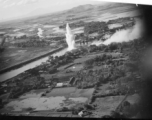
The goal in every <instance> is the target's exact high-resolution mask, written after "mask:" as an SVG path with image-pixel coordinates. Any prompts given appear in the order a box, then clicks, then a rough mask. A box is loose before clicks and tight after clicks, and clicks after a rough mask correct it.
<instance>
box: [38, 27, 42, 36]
mask: <svg viewBox="0 0 152 120" xmlns="http://www.w3.org/2000/svg"><path fill="white" fill-rule="evenodd" d="M42 34H43V30H42V29H41V28H38V32H37V35H38V36H39V37H40V38H42V37H43V36H42Z"/></svg>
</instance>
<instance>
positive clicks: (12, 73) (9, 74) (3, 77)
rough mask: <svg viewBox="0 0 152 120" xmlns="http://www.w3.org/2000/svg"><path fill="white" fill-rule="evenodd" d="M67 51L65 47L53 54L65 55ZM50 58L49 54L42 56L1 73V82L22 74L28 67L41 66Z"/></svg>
mask: <svg viewBox="0 0 152 120" xmlns="http://www.w3.org/2000/svg"><path fill="white" fill-rule="evenodd" d="M66 51H67V48H65V49H63V50H61V51H59V52H56V53H54V54H52V55H53V56H61V55H64V54H65V53H66ZM48 58H49V57H48V56H47V57H44V58H41V59H39V60H36V61H34V62H31V63H29V64H27V65H24V66H22V67H20V68H18V69H15V70H11V71H9V72H6V73H3V74H1V75H0V82H3V81H5V80H7V79H10V78H12V77H15V76H16V75H18V74H20V73H22V72H24V71H26V70H28V69H31V68H34V67H36V66H39V65H40V64H41V63H42V62H46V61H47V60H48Z"/></svg>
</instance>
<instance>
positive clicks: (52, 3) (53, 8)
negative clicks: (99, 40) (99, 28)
mask: <svg viewBox="0 0 152 120" xmlns="http://www.w3.org/2000/svg"><path fill="white" fill-rule="evenodd" d="M99 3H100V4H101V3H103V4H104V2H101V1H96V0H45V1H44V0H0V14H1V17H0V22H5V21H10V20H15V19H21V18H27V17H32V16H38V15H44V14H47V13H54V12H59V11H62V10H66V9H71V8H73V7H76V6H79V5H85V4H99Z"/></svg>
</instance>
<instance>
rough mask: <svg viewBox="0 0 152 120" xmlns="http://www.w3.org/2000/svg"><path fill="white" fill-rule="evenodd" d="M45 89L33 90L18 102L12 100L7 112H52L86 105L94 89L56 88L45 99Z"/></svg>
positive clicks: (6, 108) (6, 107)
mask: <svg viewBox="0 0 152 120" xmlns="http://www.w3.org/2000/svg"><path fill="white" fill-rule="evenodd" d="M44 91H45V89H42V90H33V91H31V92H29V93H26V94H23V95H22V96H20V97H19V98H18V99H16V100H12V101H11V102H9V103H8V104H7V105H6V106H5V108H4V109H5V110H7V111H24V110H25V109H29V108H32V109H34V110H52V109H58V108H61V107H63V106H66V107H71V106H73V105H76V104H77V103H85V102H87V100H88V99H89V98H90V96H91V95H92V93H93V91H94V88H91V89H77V88H75V87H66V88H55V89H53V90H52V91H51V92H50V93H47V94H46V96H45V97H41V95H42V94H43V93H44Z"/></svg>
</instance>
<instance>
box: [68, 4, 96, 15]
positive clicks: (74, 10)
mask: <svg viewBox="0 0 152 120" xmlns="http://www.w3.org/2000/svg"><path fill="white" fill-rule="evenodd" d="M94 7H95V6H94V5H91V4H86V5H80V6H78V7H74V8H72V9H70V10H68V11H67V12H71V13H78V12H83V11H87V10H91V9H94Z"/></svg>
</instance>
